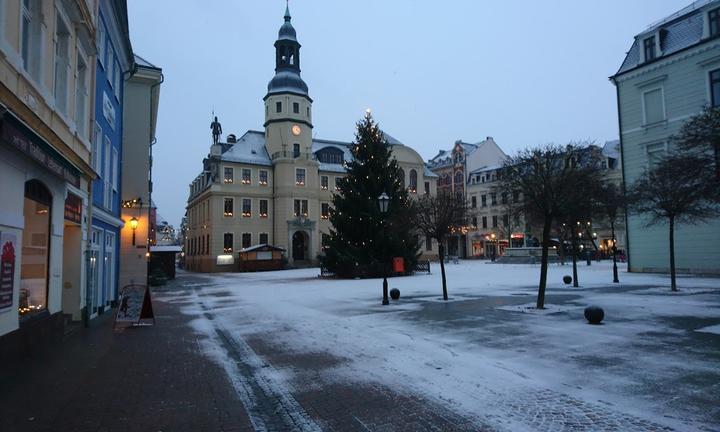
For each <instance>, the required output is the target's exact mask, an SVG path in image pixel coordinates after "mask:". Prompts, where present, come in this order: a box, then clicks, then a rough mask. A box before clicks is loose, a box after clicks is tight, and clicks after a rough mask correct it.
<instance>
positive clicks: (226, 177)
mask: <svg viewBox="0 0 720 432" xmlns="http://www.w3.org/2000/svg"><path fill="white" fill-rule="evenodd" d="M234 181H235V170H234V169H232V168H230V167H225V169H224V170H223V183H232V182H234Z"/></svg>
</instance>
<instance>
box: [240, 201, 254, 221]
mask: <svg viewBox="0 0 720 432" xmlns="http://www.w3.org/2000/svg"><path fill="white" fill-rule="evenodd" d="M242 216H243V217H244V218H249V217H251V216H252V200H251V199H250V198H243V200H242Z"/></svg>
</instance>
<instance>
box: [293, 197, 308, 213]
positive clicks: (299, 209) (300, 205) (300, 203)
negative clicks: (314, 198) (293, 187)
mask: <svg viewBox="0 0 720 432" xmlns="http://www.w3.org/2000/svg"><path fill="white" fill-rule="evenodd" d="M307 215H308V202H307V200H295V216H297V217H300V216H304V217H307Z"/></svg>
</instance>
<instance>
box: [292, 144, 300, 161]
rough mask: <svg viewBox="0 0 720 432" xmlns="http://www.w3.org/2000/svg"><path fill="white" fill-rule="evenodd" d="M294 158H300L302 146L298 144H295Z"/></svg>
mask: <svg viewBox="0 0 720 432" xmlns="http://www.w3.org/2000/svg"><path fill="white" fill-rule="evenodd" d="M293 157H296V158H298V157H300V144H298V143H295V144H293Z"/></svg>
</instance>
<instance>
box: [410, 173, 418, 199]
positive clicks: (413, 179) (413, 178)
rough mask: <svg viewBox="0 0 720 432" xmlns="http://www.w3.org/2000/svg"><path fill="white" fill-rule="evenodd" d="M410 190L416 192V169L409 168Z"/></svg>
mask: <svg viewBox="0 0 720 432" xmlns="http://www.w3.org/2000/svg"><path fill="white" fill-rule="evenodd" d="M410 192H413V193H415V192H417V171H415V170H414V169H411V170H410Z"/></svg>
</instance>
